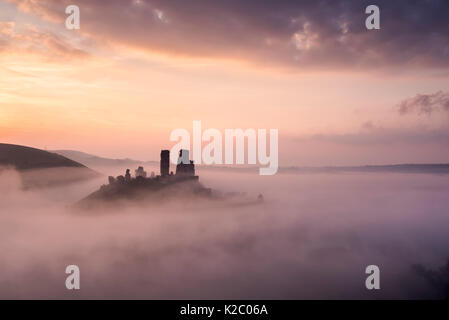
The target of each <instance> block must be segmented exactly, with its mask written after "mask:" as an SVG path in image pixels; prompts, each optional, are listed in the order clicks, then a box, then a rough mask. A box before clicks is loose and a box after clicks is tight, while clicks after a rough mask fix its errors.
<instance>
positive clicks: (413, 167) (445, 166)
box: [52, 150, 449, 174]
mask: <svg viewBox="0 0 449 320" xmlns="http://www.w3.org/2000/svg"><path fill="white" fill-rule="evenodd" d="M52 152H56V153H59V154H61V155H64V156H65V157H67V158H70V159H73V160H75V161H78V162H80V163H83V164H85V165H87V166H91V165H111V166H112V165H118V166H123V167H125V166H130V167H131V166H136V165H145V164H158V162H157V161H140V160H133V159H128V158H126V159H109V158H103V157H98V156H95V155H92V154H88V153H85V152H81V151H75V150H55V151H52ZM197 168H198V169H201V170H203V169H206V170H207V169H209V170H234V171H241V172H243V171H246V172H248V171H257V170H259V168H258V166H227V165H210V166H208V165H198V166H197ZM278 172H279V173H346V172H366V173H370V172H372V173H395V172H396V173H426V174H429V173H430V174H449V163H435V164H432V163H430V164H425V163H424V164H389V165H365V166H323V167H306V166H288V167H287V166H286V167H280V168H279V171H278Z"/></svg>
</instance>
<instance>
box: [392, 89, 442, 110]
mask: <svg viewBox="0 0 449 320" xmlns="http://www.w3.org/2000/svg"><path fill="white" fill-rule="evenodd" d="M398 111H399V113H400V114H401V115H405V114H410V113H417V114H419V115H421V114H427V115H430V114H432V113H433V112H435V111H449V93H446V92H443V91H438V92H435V93H432V94H417V95H416V96H415V97H413V98H410V99H406V100H404V101H402V102H401V103H400V104H399V106H398Z"/></svg>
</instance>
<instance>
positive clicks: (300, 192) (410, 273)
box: [0, 167, 449, 299]
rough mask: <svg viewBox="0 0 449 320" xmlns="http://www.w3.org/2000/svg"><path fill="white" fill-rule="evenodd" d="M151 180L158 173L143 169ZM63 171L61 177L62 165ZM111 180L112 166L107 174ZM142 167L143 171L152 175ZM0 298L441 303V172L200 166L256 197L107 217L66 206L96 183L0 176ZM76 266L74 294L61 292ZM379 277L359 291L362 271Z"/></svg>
mask: <svg viewBox="0 0 449 320" xmlns="http://www.w3.org/2000/svg"><path fill="white" fill-rule="evenodd" d="M154 169H155V171H156V168H154ZM60 170H61V174H64V173H63V171H62V170H64V169H60ZM107 170H109V171H110V172H104V171H103V172H102V173H105V174H112V175H115V174H118V173H119V172H121V171H122V168H112V167H111V168H108V169H107ZM150 170H151V169H150ZM0 172H1V173H0V179H1V181H2V183H1V184H0V188H1V189H0V252H1V256H0V270H1V273H0V297H1V298H8V299H15V298H44V299H47V298H62V299H73V298H94V299H96V298H113V299H115V298H124V299H130V298H143V299H303V298H305V299H315V298H324V299H349V298H360V299H380V298H387V299H404V298H407V299H409V298H412V299H428V298H444V297H445V296H446V294H447V292H445V290H446V287H445V285H446V284H447V283H445V281H447V278H445V277H447V274H445V273H444V271H439V269H440V268H441V267H443V266H445V264H446V262H447V259H448V258H449V249H448V248H449V246H448V244H449V234H448V232H447V230H448V229H447V226H448V225H449V213H448V211H447V208H448V207H449V198H448V197H447V194H448V191H449V179H448V176H447V175H432V174H400V173H399V174H398V173H385V174H383V173H310V174H290V173H285V174H277V175H275V176H259V175H257V174H256V173H251V172H236V171H226V170H221V171H214V170H207V169H201V170H199V172H198V174H199V176H200V181H201V183H202V184H203V185H205V186H207V187H210V188H212V189H214V190H222V191H231V192H246V193H247V195H248V196H253V195H254V196H256V195H257V194H259V193H261V194H263V196H264V202H263V203H259V204H254V205H248V206H241V207H239V206H235V205H230V203H227V202H226V201H221V202H213V201H200V200H198V199H192V198H179V199H175V200H172V201H169V202H161V203H154V204H153V205H146V206H141V205H138V204H136V203H133V202H132V201H130V202H129V203H127V204H126V206H121V207H118V208H116V209H111V210H110V211H107V212H105V211H102V212H95V211H89V212H83V211H76V210H73V207H72V204H73V203H75V202H76V201H78V200H80V199H81V198H83V197H85V196H86V195H88V194H89V193H91V192H92V191H94V190H96V189H98V187H99V186H100V185H101V184H105V183H107V176H103V177H99V178H96V179H94V180H89V181H85V182H80V183H75V184H70V185H65V186H61V185H59V186H55V187H48V188H34V189H25V190H24V189H23V188H22V181H21V176H20V175H19V174H18V173H17V172H16V171H15V170H12V169H3V170H1V171H0ZM72 264H73V265H77V266H79V268H80V272H81V289H80V290H70V291H69V290H67V289H66V287H65V279H66V277H67V274H65V268H66V266H68V265H72ZM372 264H374V265H377V266H379V268H380V274H381V277H380V279H381V280H380V286H381V289H380V290H367V289H366V287H365V279H366V277H367V276H368V275H367V274H365V268H366V266H368V265H372Z"/></svg>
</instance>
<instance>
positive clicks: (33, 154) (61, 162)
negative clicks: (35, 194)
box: [0, 143, 87, 170]
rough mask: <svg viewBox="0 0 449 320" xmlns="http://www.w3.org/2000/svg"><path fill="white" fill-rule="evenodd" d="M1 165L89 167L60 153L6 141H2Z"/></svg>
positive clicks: (20, 166) (23, 168) (16, 166)
mask: <svg viewBox="0 0 449 320" xmlns="http://www.w3.org/2000/svg"><path fill="white" fill-rule="evenodd" d="M0 165H2V166H13V167H15V168H16V169H18V170H26V169H37V168H55V167H77V168H83V167H84V168H86V169H87V167H85V166H84V165H82V164H81V163H78V162H75V161H73V160H71V159H68V158H66V157H64V156H62V155H60V154H56V153H51V152H48V151H44V150H40V149H35V148H30V147H25V146H19V145H14V144H5V143H0Z"/></svg>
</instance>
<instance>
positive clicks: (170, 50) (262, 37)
mask: <svg viewBox="0 0 449 320" xmlns="http://www.w3.org/2000/svg"><path fill="white" fill-rule="evenodd" d="M8 1H9V2H12V3H14V4H16V6H17V7H18V8H20V9H21V10H23V11H26V12H30V13H34V14H37V15H40V16H42V17H43V18H45V19H47V20H49V21H53V22H58V23H63V21H64V19H65V17H66V16H65V13H64V9H65V7H66V6H67V5H69V4H72V3H71V2H72V1H69V0H63V1H60V0H58V1H56V0H45V1H44V0H32V1H31V0H27V1H23V0H8ZM369 4H371V2H370V1H365V0H363V1H342V0H339V1H336V0H323V1H320V2H317V1H312V0H305V1H263V2H261V1H260V0H246V1H240V0H229V1H221V0H209V1H199V0H182V1H180V0H163V1H162V0H139V1H136V0H107V1H105V0H99V1H90V0H78V1H77V5H78V6H79V7H80V10H81V32H83V33H85V34H88V35H90V36H94V37H99V38H101V39H107V40H109V41H111V42H115V43H119V44H122V45H128V46H133V47H138V48H142V49H145V50H149V51H152V52H160V53H165V54H171V55H183V56H189V57H200V58H203V57H206V58H211V57H212V58H226V59H236V60H241V61H245V62H250V63H254V64H259V65H262V64H263V65H266V66H282V67H287V68H289V69H296V68H297V69H299V68H301V69H304V68H315V69H317V68H325V69H335V68H351V69H360V68H363V69H366V68H368V69H375V68H376V69H377V68H379V67H391V66H398V67H410V68H441V67H443V68H448V67H449V59H448V58H449V38H448V37H447V34H448V33H449V21H448V19H447V16H446V12H448V11H449V2H447V1H439V0H427V1H419V2H418V1H414V2H410V1H406V0H399V1H387V0H378V1H377V5H378V6H379V7H380V8H381V30H377V31H368V30H366V28H365V19H366V17H367V15H366V14H365V8H366V6H368V5H369Z"/></svg>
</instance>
